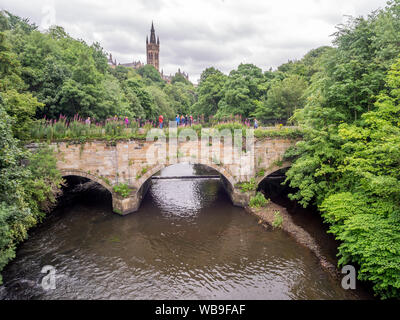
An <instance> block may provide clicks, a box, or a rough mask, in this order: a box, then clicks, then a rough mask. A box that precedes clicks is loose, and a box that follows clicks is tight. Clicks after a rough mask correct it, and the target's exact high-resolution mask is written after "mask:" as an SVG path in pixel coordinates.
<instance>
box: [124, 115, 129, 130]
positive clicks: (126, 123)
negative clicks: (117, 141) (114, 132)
mask: <svg viewBox="0 0 400 320" xmlns="http://www.w3.org/2000/svg"><path fill="white" fill-rule="evenodd" d="M124 122H125V127H127V128H128V126H129V119H128V117H125V120H124Z"/></svg>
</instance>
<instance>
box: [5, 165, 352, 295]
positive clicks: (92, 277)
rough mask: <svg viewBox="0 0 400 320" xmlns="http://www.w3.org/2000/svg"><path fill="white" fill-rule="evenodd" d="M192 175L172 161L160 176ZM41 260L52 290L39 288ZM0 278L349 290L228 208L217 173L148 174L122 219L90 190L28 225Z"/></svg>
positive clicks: (122, 286)
mask: <svg viewBox="0 0 400 320" xmlns="http://www.w3.org/2000/svg"><path fill="white" fill-rule="evenodd" d="M202 173H203V174H204V173H205V171H203V170H202V169H201V168H200V169H199V168H198V167H195V166H191V165H188V164H187V165H184V164H181V165H176V166H171V167H168V168H166V169H164V170H163V171H162V172H161V173H160V174H161V175H163V176H168V175H171V176H176V175H185V176H186V175H195V174H202ZM206 173H208V174H209V172H206ZM45 265H51V266H53V267H54V268H55V285H56V288H55V289H50V290H44V289H43V288H42V286H41V281H42V280H41V279H42V278H43V276H44V274H42V273H41V269H42V267H43V266H45ZM3 277H4V285H3V286H1V287H0V297H1V298H3V299H295V300H297V299H357V298H359V297H358V296H357V295H355V294H352V293H350V292H349V291H346V290H344V289H342V288H341V285H340V283H339V281H337V280H334V279H333V278H331V276H330V275H329V274H328V273H327V272H326V271H325V270H323V269H322V268H321V267H320V265H319V263H318V260H317V259H316V257H315V256H314V255H313V254H312V253H311V251H310V250H308V249H307V248H305V247H303V246H301V245H299V244H298V243H297V242H296V241H295V240H294V239H292V238H291V237H290V236H288V235H287V234H286V233H284V232H283V231H280V230H273V229H265V228H264V227H263V226H262V225H259V224H258V220H257V218H255V217H254V216H252V215H250V214H248V213H246V212H245V210H244V209H242V208H238V207H234V206H233V205H232V204H231V202H230V199H229V197H228V195H227V194H226V193H225V191H224V189H223V187H222V184H221V182H220V181H219V180H218V179H183V180H153V182H152V185H151V187H150V189H149V191H148V193H147V195H146V197H145V198H144V201H143V203H142V205H141V207H140V209H139V211H137V212H135V213H133V214H130V215H127V216H124V217H121V216H118V215H117V214H114V213H113V212H112V208H111V197H110V194H109V193H108V191H106V190H104V189H103V190H98V189H90V190H88V191H86V192H85V193H83V194H81V197H79V198H77V199H75V200H74V201H73V202H71V203H70V204H69V205H67V206H62V207H59V208H57V209H55V210H54V211H53V212H52V213H51V214H50V215H49V216H48V218H46V220H45V221H44V222H43V223H42V224H41V225H40V226H38V227H36V228H35V229H34V230H32V231H31V232H30V235H29V239H28V240H27V241H25V242H24V243H23V244H21V245H20V247H19V249H18V251H17V257H16V259H14V260H13V261H12V262H11V263H10V264H9V265H8V266H7V267H6V268H5V270H4V272H3Z"/></svg>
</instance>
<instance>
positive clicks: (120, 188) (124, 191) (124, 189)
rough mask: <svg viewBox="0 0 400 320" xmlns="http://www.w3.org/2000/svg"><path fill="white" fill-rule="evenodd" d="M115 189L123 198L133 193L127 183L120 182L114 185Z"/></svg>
mask: <svg viewBox="0 0 400 320" xmlns="http://www.w3.org/2000/svg"><path fill="white" fill-rule="evenodd" d="M113 191H114V192H115V193H117V194H119V195H120V196H121V197H122V198H128V197H129V195H130V194H131V189H129V186H128V185H127V184H126V183H120V184H118V185H116V186H114V187H113Z"/></svg>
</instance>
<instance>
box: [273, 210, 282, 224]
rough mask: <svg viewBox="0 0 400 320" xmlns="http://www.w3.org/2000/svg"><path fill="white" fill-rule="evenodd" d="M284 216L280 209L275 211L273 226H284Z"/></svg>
mask: <svg viewBox="0 0 400 320" xmlns="http://www.w3.org/2000/svg"><path fill="white" fill-rule="evenodd" d="M282 223H283V217H282V215H281V212H280V211H279V210H275V211H274V221H273V222H272V226H273V227H274V228H282Z"/></svg>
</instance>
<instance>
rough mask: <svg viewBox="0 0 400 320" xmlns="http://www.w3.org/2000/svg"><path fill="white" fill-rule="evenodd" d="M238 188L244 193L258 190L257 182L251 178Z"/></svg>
mask: <svg viewBox="0 0 400 320" xmlns="http://www.w3.org/2000/svg"><path fill="white" fill-rule="evenodd" d="M238 187H239V188H240V189H241V191H242V192H243V193H245V192H249V191H255V190H256V188H257V185H256V180H255V179H254V178H251V179H250V181H246V182H241V183H239V184H238Z"/></svg>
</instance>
